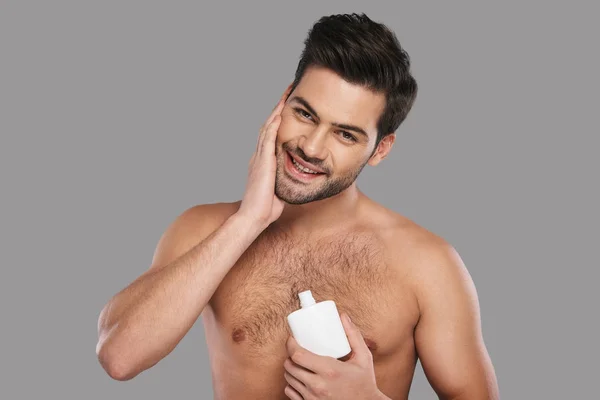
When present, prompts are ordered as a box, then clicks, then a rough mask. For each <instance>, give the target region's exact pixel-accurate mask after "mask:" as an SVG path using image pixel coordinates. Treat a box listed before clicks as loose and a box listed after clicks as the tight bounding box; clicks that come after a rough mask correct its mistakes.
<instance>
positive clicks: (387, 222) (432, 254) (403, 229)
mask: <svg viewBox="0 0 600 400" xmlns="http://www.w3.org/2000/svg"><path fill="white" fill-rule="evenodd" d="M378 207H379V209H378V210H377V212H374V213H373V214H372V215H373V218H372V219H371V223H372V224H375V226H376V228H377V231H378V236H379V237H380V238H381V240H382V241H383V243H384V244H385V247H386V248H387V249H388V250H389V252H390V255H391V257H393V259H394V260H397V261H398V262H397V267H398V268H401V269H402V276H404V277H405V278H406V279H408V280H409V281H410V282H411V286H412V287H413V289H414V291H415V295H416V297H417V299H419V300H418V302H419V303H424V302H425V301H423V300H426V299H425V297H427V298H428V299H430V298H432V297H435V296H436V293H440V292H442V291H443V292H449V291H454V292H455V294H456V295H460V294H461V293H462V292H465V291H468V290H471V289H470V285H471V277H470V274H469V272H468V271H467V268H466V266H465V265H464V263H463V261H462V259H461V256H460V255H459V254H458V251H457V250H456V249H455V248H454V247H453V245H452V244H450V243H449V242H448V241H447V240H446V239H445V238H443V237H442V236H440V235H438V234H436V233H434V232H432V231H431V230H429V229H427V228H425V227H423V226H421V225H419V224H418V223H416V222H415V221H413V220H411V219H410V218H408V217H406V216H404V215H401V214H400V213H397V212H395V211H392V210H390V209H387V208H385V207H383V206H381V205H378ZM465 284H466V285H465ZM461 288H462V289H461ZM450 289H452V290H450Z"/></svg>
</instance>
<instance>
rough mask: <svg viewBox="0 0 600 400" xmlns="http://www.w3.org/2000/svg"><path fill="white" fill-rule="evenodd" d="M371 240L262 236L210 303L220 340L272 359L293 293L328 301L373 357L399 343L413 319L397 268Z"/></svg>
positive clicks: (285, 330)
mask: <svg viewBox="0 0 600 400" xmlns="http://www.w3.org/2000/svg"><path fill="white" fill-rule="evenodd" d="M389 250H390V249H387V248H386V247H385V246H384V245H383V244H382V243H381V242H380V241H378V240H377V239H376V237H375V236H374V235H369V234H365V233H360V234H359V233H353V234H343V235H339V236H335V237H327V238H320V239H319V240H318V241H317V240H314V241H309V240H308V238H306V239H303V240H299V239H292V238H289V237H285V236H281V235H274V234H270V233H268V232H267V233H265V234H264V235H261V237H259V239H258V240H257V241H256V242H255V243H253V245H252V246H251V247H250V248H249V249H248V250H247V251H246V252H245V253H244V255H243V256H242V257H241V258H240V259H239V261H238V262H237V263H236V265H235V266H234V267H233V268H232V269H231V270H230V272H229V273H228V275H227V276H226V277H225V279H224V280H223V282H222V283H221V285H220V286H219V288H218V289H217V291H216V292H215V294H214V296H213V298H212V300H211V304H210V307H211V312H212V315H213V318H214V322H215V323H217V324H219V327H220V329H219V330H220V332H222V335H223V336H226V337H223V339H225V340H227V341H228V342H229V343H230V344H231V345H232V346H234V347H237V348H240V350H242V351H243V352H244V353H250V354H251V353H254V352H256V354H265V353H266V352H270V353H279V352H281V351H282V350H284V348H283V343H285V340H286V339H287V337H288V336H289V335H290V330H289V327H288V325H287V319H286V317H287V315H289V314H290V313H291V312H293V311H295V310H297V309H298V308H299V307H300V304H299V300H298V293H300V292H302V291H304V290H310V291H311V292H312V294H313V297H314V298H315V300H316V301H317V302H319V301H323V300H333V301H335V303H336V306H337V308H338V311H339V312H347V313H348V314H350V316H351V318H352V320H353V322H354V323H355V324H356V325H357V326H358V327H359V328H360V330H361V332H362V333H363V336H364V338H365V341H366V343H367V345H368V346H369V347H370V349H371V351H372V352H373V355H374V357H377V356H384V355H386V354H387V353H391V352H393V351H394V349H395V348H397V347H398V346H399V345H400V344H401V341H406V340H407V339H408V337H409V335H410V332H412V329H413V327H414V324H415V322H416V320H417V318H418V316H417V315H418V313H417V309H416V303H415V301H414V296H413V295H412V293H411V290H410V288H409V287H408V284H407V283H406V282H404V281H403V279H402V276H403V274H402V268H401V265H399V264H398V263H399V262H401V260H397V259H394V258H393V257H391V256H390V255H391V254H392V252H390V251H389Z"/></svg>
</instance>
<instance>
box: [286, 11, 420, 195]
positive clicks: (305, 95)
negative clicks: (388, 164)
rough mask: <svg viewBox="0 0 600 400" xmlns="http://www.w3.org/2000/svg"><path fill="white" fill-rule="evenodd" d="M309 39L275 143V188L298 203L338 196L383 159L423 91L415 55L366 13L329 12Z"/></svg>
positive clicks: (314, 28) (306, 42)
mask: <svg viewBox="0 0 600 400" xmlns="http://www.w3.org/2000/svg"><path fill="white" fill-rule="evenodd" d="M304 44H305V48H304V50H303V52H302V55H301V57H300V62H299V64H298V68H297V70H296V75H295V79H294V82H293V83H292V89H291V91H290V95H289V96H288V98H287V100H286V105H285V107H284V109H283V111H282V113H281V116H282V120H281V124H280V126H279V132H278V136H277V143H276V149H275V150H276V155H277V174H276V182H275V194H276V195H277V196H278V197H279V198H281V199H282V200H284V201H286V202H288V203H291V204H304V203H308V202H312V201H317V200H322V199H326V198H328V197H331V196H334V195H336V194H338V193H340V192H342V191H343V190H345V189H346V188H348V187H349V186H350V185H352V183H354V181H355V180H356V178H357V177H358V175H359V174H360V172H361V171H362V169H363V167H364V166H365V165H366V164H367V163H368V164H369V165H372V166H375V165H377V164H378V163H379V162H380V161H381V160H382V159H383V158H385V157H386V155H387V154H388V152H389V151H390V149H391V147H392V145H393V143H394V140H395V131H396V130H397V129H398V127H399V126H400V124H401V123H402V121H404V119H405V118H406V115H407V114H408V112H409V111H410V109H411V107H412V105H413V103H414V100H415V98H416V94H417V84H416V81H415V79H414V78H413V77H412V76H411V74H410V60H409V56H408V54H407V53H406V52H405V51H404V50H403V49H402V47H401V46H400V44H399V42H398V40H397V39H396V36H395V35H394V33H393V32H391V31H390V30H389V29H388V28H387V27H385V26H384V25H382V24H380V23H376V22H373V21H372V20H370V19H369V18H368V17H367V16H366V15H364V14H362V15H357V14H351V15H332V16H328V17H323V18H321V19H320V20H319V21H317V23H316V24H315V25H314V26H313V27H312V28H311V30H310V31H309V33H308V37H307V38H306V40H305V42H304ZM298 163H299V164H304V167H305V168H306V167H308V168H309V169H310V170H312V172H319V173H318V174H314V173H311V171H308V172H309V173H306V169H304V171H305V172H300V171H299V170H298V168H299V169H300V170H302V167H297V164H298ZM308 164H310V165H308Z"/></svg>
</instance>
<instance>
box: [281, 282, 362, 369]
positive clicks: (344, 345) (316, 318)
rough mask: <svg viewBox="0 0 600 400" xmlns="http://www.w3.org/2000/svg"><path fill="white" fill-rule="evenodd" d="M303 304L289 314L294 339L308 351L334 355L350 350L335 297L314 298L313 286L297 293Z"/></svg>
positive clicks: (337, 356) (343, 354)
mask: <svg viewBox="0 0 600 400" xmlns="http://www.w3.org/2000/svg"><path fill="white" fill-rule="evenodd" d="M298 297H299V298H300V305H301V308H300V309H299V310H296V311H294V312H292V313H291V314H290V315H288V316H287V320H288V325H289V327H290V329H291V331H292V335H293V336H294V339H296V341H297V342H298V344H299V345H300V346H301V347H303V348H305V349H307V350H308V351H310V352H312V353H315V354H318V355H321V356H330V357H333V358H341V357H344V356H345V355H348V354H350V351H351V349H350V343H349V342H348V338H347V337H346V332H345V331H344V326H343V325H342V320H341V318H340V314H339V312H338V310H337V307H336V305H335V302H334V301H333V300H325V301H321V302H319V303H316V302H315V299H314V298H313V296H312V293H311V291H310V290H305V291H304V292H300V293H299V294H298Z"/></svg>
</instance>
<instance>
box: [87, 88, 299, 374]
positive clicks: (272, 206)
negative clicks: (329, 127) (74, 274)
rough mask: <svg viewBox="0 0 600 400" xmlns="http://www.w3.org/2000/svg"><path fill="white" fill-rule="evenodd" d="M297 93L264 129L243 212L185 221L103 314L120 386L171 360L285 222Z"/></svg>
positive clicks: (104, 341) (100, 351) (107, 362)
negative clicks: (288, 125) (241, 266)
mask: <svg viewBox="0 0 600 400" xmlns="http://www.w3.org/2000/svg"><path fill="white" fill-rule="evenodd" d="M291 89H292V85H289V86H288V88H287V89H286V90H285V92H284V93H283V95H282V96H281V98H280V99H279V103H278V104H277V105H276V106H275V108H274V109H273V111H272V112H271V115H270V116H269V117H268V118H267V121H266V122H265V124H264V125H263V126H262V127H261V129H260V133H259V137H258V144H257V146H256V151H255V153H254V155H253V156H252V158H251V159H250V163H249V166H248V180H247V185H246V190H245V192H244V197H243V199H242V201H241V203H240V205H239V207H238V208H237V210H234V209H233V208H229V207H231V205H228V204H225V203H220V204H212V205H203V206H197V207H193V208H191V209H189V210H187V211H186V212H184V213H183V214H182V215H180V217H179V218H177V220H176V221H175V222H173V224H172V225H171V226H170V227H169V228H168V229H167V231H166V232H165V234H164V235H163V237H162V238H161V240H160V241H159V244H158V246H157V249H156V252H155V255H154V260H153V262H152V266H151V267H150V268H149V269H148V270H147V271H146V272H145V273H144V274H142V275H141V276H140V277H138V278H137V279H136V280H135V281H134V282H132V283H131V284H130V285H129V286H127V287H126V288H125V289H123V290H122V291H121V292H119V293H117V294H116V295H115V296H114V297H113V298H112V299H111V300H110V301H109V302H108V304H106V306H105V307H104V309H103V310H102V312H101V313H100V317H99V319H98V344H97V346H96V353H97V355H98V360H99V361H100V363H101V364H102V366H103V368H104V369H105V370H106V371H107V372H108V374H109V375H110V376H111V377H113V378H114V379H118V380H128V379H131V378H133V377H135V376H136V375H138V374H139V373H140V372H142V371H144V370H146V369H148V368H150V367H152V366H153V365H154V364H156V363H158V362H159V361H160V360H161V359H162V358H163V357H165V356H166V355H167V354H169V353H170V352H171V351H172V350H173V349H174V348H175V346H176V345H177V343H179V341H181V339H182V338H183V337H184V336H185V334H186V333H187V332H188V331H189V330H190V328H191V327H192V326H193V325H194V322H195V321H196V320H197V319H198V317H199V316H200V314H201V313H202V310H203V309H204V307H205V306H206V304H208V302H209V301H210V299H211V297H212V296H213V294H214V293H215V291H216V290H217V288H218V287H219V285H220V283H221V281H222V280H223V278H225V275H227V273H228V272H229V270H230V269H231V268H232V267H233V265H235V263H236V261H237V260H238V259H239V258H240V257H241V255H242V254H243V253H244V252H245V251H246V249H247V248H248V247H249V246H250V244H252V242H253V241H254V240H255V239H256V238H257V237H258V235H260V233H261V232H262V231H263V230H264V229H266V227H268V226H269V225H270V224H271V223H272V222H274V221H275V220H276V219H277V218H279V216H280V215H281V213H282V211H283V207H284V202H283V201H282V200H281V199H279V198H278V197H277V196H276V195H275V173H276V169H277V159H276V157H275V142H276V138H277V131H278V128H279V124H280V122H281V112H282V110H283V108H284V106H285V101H286V99H287V98H288V96H289V94H290V92H291ZM223 207H225V209H223Z"/></svg>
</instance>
